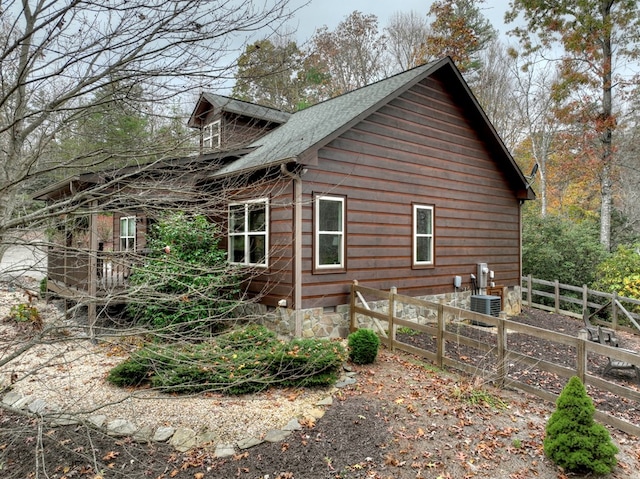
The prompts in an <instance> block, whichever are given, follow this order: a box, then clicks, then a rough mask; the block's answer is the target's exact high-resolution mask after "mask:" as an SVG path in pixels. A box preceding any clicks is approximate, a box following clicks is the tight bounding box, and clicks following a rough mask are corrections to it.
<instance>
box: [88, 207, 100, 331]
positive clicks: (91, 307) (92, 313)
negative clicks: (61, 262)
mask: <svg viewBox="0 0 640 479" xmlns="http://www.w3.org/2000/svg"><path fill="white" fill-rule="evenodd" d="M89 218H90V219H89V271H88V273H89V274H88V276H87V278H88V281H89V285H88V286H89V288H88V290H89V303H88V304H87V309H88V316H89V318H88V319H89V337H90V338H91V340H94V339H95V331H94V327H95V324H96V316H97V313H96V301H97V292H98V285H97V281H98V277H97V276H98V256H97V255H98V202H97V201H96V200H94V201H92V202H91V214H90V216H89Z"/></svg>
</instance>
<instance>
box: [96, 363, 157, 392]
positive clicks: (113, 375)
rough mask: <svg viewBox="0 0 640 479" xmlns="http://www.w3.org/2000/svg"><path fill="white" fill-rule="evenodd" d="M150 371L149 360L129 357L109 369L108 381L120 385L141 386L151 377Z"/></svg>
mask: <svg viewBox="0 0 640 479" xmlns="http://www.w3.org/2000/svg"><path fill="white" fill-rule="evenodd" d="M150 373H151V369H150V365H149V363H148V362H146V361H140V360H139V359H137V358H136V359H134V358H129V359H127V360H126V361H123V362H122V363H120V364H118V365H117V366H116V367H114V368H113V369H111V371H109V375H108V376H107V381H109V382H110V383H112V384H115V385H116V386H120V387H134V386H140V385H141V384H142V383H144V382H145V381H146V380H147V379H149V375H150Z"/></svg>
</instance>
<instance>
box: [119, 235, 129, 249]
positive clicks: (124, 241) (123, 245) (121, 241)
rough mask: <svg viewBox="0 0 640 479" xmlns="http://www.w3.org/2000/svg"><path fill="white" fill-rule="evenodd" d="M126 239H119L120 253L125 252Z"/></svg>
mask: <svg viewBox="0 0 640 479" xmlns="http://www.w3.org/2000/svg"><path fill="white" fill-rule="evenodd" d="M127 249H128V248H127V238H120V251H127Z"/></svg>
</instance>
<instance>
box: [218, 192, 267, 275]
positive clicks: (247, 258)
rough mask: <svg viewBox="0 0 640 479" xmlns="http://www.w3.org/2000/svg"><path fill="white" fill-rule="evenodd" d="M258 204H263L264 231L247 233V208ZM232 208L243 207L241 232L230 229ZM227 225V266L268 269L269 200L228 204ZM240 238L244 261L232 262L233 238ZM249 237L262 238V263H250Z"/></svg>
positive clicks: (258, 199) (261, 199) (262, 199)
mask: <svg viewBox="0 0 640 479" xmlns="http://www.w3.org/2000/svg"><path fill="white" fill-rule="evenodd" d="M258 203H262V204H264V211H265V217H264V221H265V225H264V231H254V232H252V231H249V230H248V229H249V214H248V213H249V206H251V205H255V204H258ZM234 206H244V227H243V230H242V232H239V233H236V232H233V231H232V229H231V208H232V207H234ZM227 225H228V228H227V229H228V233H227V242H228V245H227V260H228V262H229V264H234V265H238V266H252V267H258V268H268V267H269V231H270V227H269V226H270V225H269V198H257V199H253V200H246V201H235V202H231V203H229V206H228V209H227ZM239 236H242V237H243V238H244V261H242V262H239V261H233V238H235V237H239ZM251 236H264V263H251V262H250V258H251V254H250V253H251V250H250V246H251V242H250V241H249V238H250V237H251Z"/></svg>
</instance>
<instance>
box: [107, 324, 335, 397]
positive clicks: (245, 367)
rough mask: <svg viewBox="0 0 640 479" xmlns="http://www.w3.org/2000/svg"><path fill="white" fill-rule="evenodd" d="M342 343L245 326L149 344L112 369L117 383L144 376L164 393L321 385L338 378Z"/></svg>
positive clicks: (132, 381)
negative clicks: (208, 337)
mask: <svg viewBox="0 0 640 479" xmlns="http://www.w3.org/2000/svg"><path fill="white" fill-rule="evenodd" d="M345 358H346V352H345V350H344V348H343V347H342V345H340V344H339V343H336V342H332V341H324V340H317V339H297V340H293V341H290V342H282V341H278V340H276V339H275V335H274V334H273V333H272V332H271V331H269V330H268V329H266V328H265V327H263V326H249V327H246V328H243V329H241V330H236V331H232V332H229V333H226V334H223V335H220V336H219V337H218V338H217V340H215V341H203V342H201V343H198V344H179V345H178V344H170V345H159V344H152V345H148V346H146V347H144V348H142V349H140V350H138V351H136V352H135V353H133V354H132V355H131V357H130V358H129V359H127V360H126V361H124V362H123V363H121V364H119V365H118V366H116V367H115V368H113V369H112V370H111V372H110V373H109V375H108V378H107V379H108V380H109V381H110V382H112V383H113V384H115V385H117V386H136V385H139V384H141V383H142V382H144V381H146V380H149V381H150V383H151V386H152V387H154V388H157V389H159V390H162V391H166V392H173V393H197V392H203V391H218V392H221V393H225V394H232V395H233V394H246V393H252V392H257V391H261V390H264V389H266V388H268V387H271V386H297V387H308V386H320V385H328V384H332V383H333V382H335V381H336V380H337V374H338V369H339V367H340V366H341V365H342V363H343V362H344V360H345Z"/></svg>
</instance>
